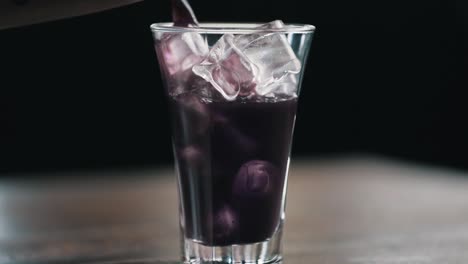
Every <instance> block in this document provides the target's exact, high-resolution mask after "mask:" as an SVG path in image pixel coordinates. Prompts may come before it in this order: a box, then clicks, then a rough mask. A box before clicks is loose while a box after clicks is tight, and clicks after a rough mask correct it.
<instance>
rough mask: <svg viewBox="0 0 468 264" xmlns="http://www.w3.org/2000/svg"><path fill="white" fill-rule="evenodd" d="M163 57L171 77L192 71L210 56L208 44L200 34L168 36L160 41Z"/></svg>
mask: <svg viewBox="0 0 468 264" xmlns="http://www.w3.org/2000/svg"><path fill="white" fill-rule="evenodd" d="M159 45H160V48H161V53H162V54H161V55H162V56H163V60H164V64H165V66H166V68H167V70H168V73H169V74H170V75H174V74H176V73H179V72H183V71H186V70H189V69H191V68H192V67H193V66H194V65H196V64H198V63H200V62H201V61H202V60H203V58H204V57H205V56H206V55H207V54H208V52H209V49H208V44H207V42H206V40H205V39H204V38H203V37H202V36H201V35H200V34H198V33H193V32H185V33H180V34H167V35H165V36H164V37H162V39H161V40H160V43H159Z"/></svg>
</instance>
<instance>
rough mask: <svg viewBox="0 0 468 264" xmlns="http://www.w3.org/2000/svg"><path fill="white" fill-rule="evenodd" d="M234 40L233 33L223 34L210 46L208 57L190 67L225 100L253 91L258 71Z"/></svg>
mask: <svg viewBox="0 0 468 264" xmlns="http://www.w3.org/2000/svg"><path fill="white" fill-rule="evenodd" d="M235 41H236V37H235V36H234V35H232V34H225V35H224V36H222V37H221V38H220V39H219V40H218V41H217V42H216V43H215V45H214V46H213V47H212V48H211V51H210V53H209V55H208V57H207V58H206V59H205V60H203V62H201V63H200V64H199V65H196V66H194V67H193V68H192V70H193V72H194V73H195V74H197V75H198V76H200V77H202V78H203V79H205V80H206V81H208V82H210V83H211V84H212V85H213V87H214V88H215V89H216V90H217V91H218V92H219V93H221V95H222V96H223V97H224V98H225V99H227V100H234V99H236V98H237V96H238V95H239V94H242V95H248V94H250V93H251V92H253V88H254V87H255V82H254V78H255V75H256V73H257V72H258V69H257V67H256V65H255V64H253V63H252V62H250V61H249V59H248V58H247V57H246V55H245V54H244V53H243V52H242V51H241V50H240V49H239V48H238V47H237V46H236V44H235Z"/></svg>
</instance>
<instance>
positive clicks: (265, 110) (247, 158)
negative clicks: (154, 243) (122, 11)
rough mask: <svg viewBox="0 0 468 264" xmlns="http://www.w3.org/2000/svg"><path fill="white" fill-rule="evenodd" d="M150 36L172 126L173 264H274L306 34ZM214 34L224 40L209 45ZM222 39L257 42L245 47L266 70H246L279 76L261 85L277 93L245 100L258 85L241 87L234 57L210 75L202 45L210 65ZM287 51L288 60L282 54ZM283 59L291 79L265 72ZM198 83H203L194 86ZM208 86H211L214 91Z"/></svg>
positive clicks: (205, 27)
mask: <svg viewBox="0 0 468 264" xmlns="http://www.w3.org/2000/svg"><path fill="white" fill-rule="evenodd" d="M151 30H152V32H153V37H154V40H155V48H156V53H157V56H158V61H159V65H160V69H161V72H162V76H163V82H164V86H165V88H166V90H167V93H166V94H167V95H168V102H169V107H170V113H171V120H172V132H173V138H172V139H173V150H174V157H175V167H176V172H177V181H178V191H179V201H180V202H179V208H180V210H179V211H180V227H181V243H182V258H183V261H184V262H186V263H273V262H278V261H281V259H282V256H281V236H282V229H283V224H284V219H285V213H284V210H285V203H286V189H287V177H288V168H289V161H290V150H291V141H292V135H293V129H294V122H295V117H296V108H297V101H298V94H299V92H300V86H301V82H302V77H303V73H304V68H305V63H306V59H307V54H308V52H309V47H310V44H311V41H312V36H313V32H314V30H315V28H314V27H313V26H311V25H285V26H284V27H282V28H266V27H262V26H261V25H260V24H252V23H250V24H247V23H244V24H234V23H231V24H230V23H201V24H200V25H199V27H176V26H172V23H156V24H153V25H151ZM226 34H227V35H229V36H227V35H226ZM223 36H225V37H224V40H226V42H225V43H224V44H223V45H224V46H223V45H221V46H218V45H220V44H219V42H218V41H219V40H220V39H221V38H223ZM228 37H232V38H231V39H234V40H235V41H238V42H239V40H245V39H248V38H250V37H253V39H256V41H257V40H259V39H260V42H256V43H257V44H258V43H262V44H261V45H263V46H260V44H258V45H259V46H258V47H260V48H259V49H252V50H255V52H256V53H253V54H254V55H252V56H257V57H256V58H260V59H259V62H260V61H261V63H265V64H264V65H267V66H265V67H264V66H263V65H262V67H263V68H258V69H254V70H252V72H254V73H255V75H260V74H263V75H265V74H269V73H270V72H271V71H273V72H275V73H277V74H279V75H280V76H279V77H277V79H274V78H273V79H271V80H270V81H271V82H272V83H273V84H272V85H273V86H275V85H276V86H275V89H277V90H278V89H279V90H281V89H282V90H281V91H283V93H279V94H275V95H274V96H272V94H271V93H270V94H268V91H267V92H265V93H263V95H260V93H259V94H256V95H254V93H252V89H251V90H249V88H248V87H249V85H253V86H255V87H257V88H256V89H260V88H258V87H260V82H259V81H258V79H256V77H257V76H253V79H255V80H257V81H256V82H255V83H254V84H252V83H248V85H246V84H245V83H246V82H245V76H250V75H248V74H249V73H250V71H248V70H246V71H245V72H243V70H245V67H247V68H248V69H250V68H249V67H251V68H252V69H253V68H254V67H256V66H255V65H254V64H252V65H251V66H249V65H247V66H245V62H244V63H242V61H241V60H242V57H236V56H239V55H238V54H237V53H232V54H234V55H233V57H229V56H225V57H226V58H225V59H226V60H225V61H222V62H220V63H219V65H218V66H219V67H214V68H213V67H212V66H213V63H212V62H213V60H212V61H211V63H210V61H207V54H208V53H207V52H208V48H207V47H205V46H204V45H206V46H209V48H210V49H211V48H212V47H213V46H217V51H218V52H221V53H219V54H217V55H216V54H214V55H213V54H210V56H211V59H213V58H214V59H215V60H216V58H218V59H219V58H220V57H223V56H224V55H223V54H222V52H226V50H229V51H230V52H232V50H233V49H234V51H235V49H236V48H235V46H233V47H230V46H226V45H230V44H232V42H229V41H227V40H229V38H228ZM244 37H246V38H244ZM264 40H268V41H264ZM203 43H205V44H203ZM284 43H286V44H284ZM269 45H271V47H270V46H269ZM282 45H283V46H282ZM284 45H287V47H286V46H284ZM273 46H275V47H273ZM226 47H228V48H231V49H228V48H226ZM258 47H254V48H258ZM275 48H276V50H275ZM213 50H214V49H212V52H213ZM288 50H289V51H291V50H292V51H291V52H293V53H294V54H292V55H291V54H289V55H288V54H287V53H288V52H287V51H288ZM291 52H290V53H291ZM285 54H286V55H285ZM213 56H214V57H213ZM216 56H217V57H216ZM281 56H283V57H281ZM284 56H286V57H284ZM287 56H294V58H295V59H294V60H292V61H293V62H294V63H292V64H291V63H290V62H289V61H288V63H290V64H288V67H289V66H291V65H292V66H291V67H293V68H294V67H296V71H293V70H291V69H293V68H291V67H289V68H287V69H288V71H290V72H291V74H284V72H285V70H284V69H286V68H281V67H283V66H284V65H275V63H277V62H278V60H281V58H283V59H286V61H287V60H288V58H289V57H287ZM196 65H202V66H196ZM210 65H211V66H210ZM210 67H211V68H210ZM233 67H234V68H235V69H236V70H232V69H233ZM236 67H237V68H236ZM269 67H270V68H269ZM275 67H276V68H275ZM285 67H286V66H285ZM207 69H208V70H207ZM281 69H283V72H281ZM194 72H197V75H195V74H194ZM203 74H205V75H203ZM282 74H283V75H284V76H283V75H282ZM202 75H203V76H204V78H200V76H202ZM265 76H267V75H265ZM220 77H221V78H220ZM251 77H252V76H251ZM210 78H211V79H210ZM275 78H276V77H275ZM233 79H235V80H234V81H233ZM268 80H269V79H268ZM278 80H279V81H278ZM210 82H211V83H210ZM275 82H278V84H279V85H281V87H279V86H278V85H277V84H276V83H275ZM217 85H219V86H221V87H220V88H219V87H218V88H219V89H218V90H217V89H216V86H217ZM231 86H232V87H231ZM239 87H244V88H242V89H240V88H239ZM246 87H247V88H246ZM265 87H272V86H271V85H270V86H268V85H265ZM279 90H278V91H279ZM217 91H219V93H218V92H217ZM259 91H260V90H259ZM275 91H276V90H275ZM284 91H286V92H284ZM249 93H250V94H249ZM236 96H237V99H236ZM240 98H243V99H240Z"/></svg>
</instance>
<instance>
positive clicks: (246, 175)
mask: <svg viewBox="0 0 468 264" xmlns="http://www.w3.org/2000/svg"><path fill="white" fill-rule="evenodd" d="M278 174H279V173H278V169H277V168H276V167H275V166H274V165H273V164H272V163H270V162H268V161H261V160H252V161H249V162H247V163H245V164H244V165H242V166H241V168H240V169H239V171H238V173H237V175H236V178H235V180H234V184H233V194H234V195H235V196H241V197H245V196H247V197H252V196H254V197H255V196H264V195H267V194H269V193H271V192H272V190H274V189H275V185H276V182H277V180H278V176H279V175H278Z"/></svg>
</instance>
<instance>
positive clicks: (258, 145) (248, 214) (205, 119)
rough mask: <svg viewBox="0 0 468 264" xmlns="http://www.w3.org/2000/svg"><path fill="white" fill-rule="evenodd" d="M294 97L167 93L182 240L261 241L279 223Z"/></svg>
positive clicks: (210, 242) (212, 242)
mask: <svg viewBox="0 0 468 264" xmlns="http://www.w3.org/2000/svg"><path fill="white" fill-rule="evenodd" d="M296 105H297V99H296V98H295V97H292V98H285V99H284V98H283V99H281V100H275V101H271V102H270V101H232V102H226V101H220V102H204V101H203V100H202V99H201V98H199V97H198V96H197V95H193V94H190V93H189V94H183V95H179V96H177V97H171V98H170V107H171V112H172V120H173V135H174V137H173V141H174V148H175V154H176V155H175V156H176V159H177V164H178V170H179V177H180V178H179V180H180V188H181V198H182V199H181V202H182V215H183V219H184V221H183V223H182V225H183V226H184V228H185V234H186V236H187V237H188V238H191V239H193V240H196V241H199V242H201V243H203V244H206V245H210V246H222V245H229V244H247V243H255V242H261V241H264V240H266V239H268V238H269V237H271V236H272V235H273V233H274V232H275V230H276V228H277V227H278V224H279V220H280V215H281V214H280V211H281V204H282V194H283V187H284V183H285V176H286V171H287V166H288V158H289V152H290V146H291V139H292V131H293V126H294V119H295V114H296Z"/></svg>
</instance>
